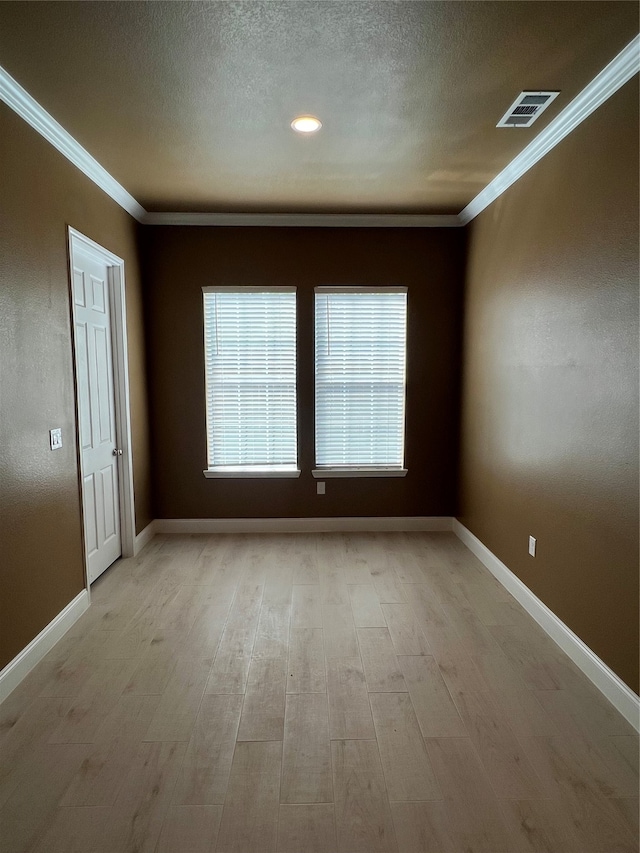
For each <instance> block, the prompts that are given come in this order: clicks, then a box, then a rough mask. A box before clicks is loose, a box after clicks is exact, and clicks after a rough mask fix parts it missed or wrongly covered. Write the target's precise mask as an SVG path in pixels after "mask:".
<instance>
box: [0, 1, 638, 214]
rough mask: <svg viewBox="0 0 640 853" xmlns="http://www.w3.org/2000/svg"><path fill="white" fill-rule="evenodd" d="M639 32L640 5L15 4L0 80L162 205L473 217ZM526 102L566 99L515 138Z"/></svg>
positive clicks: (9, 10)
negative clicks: (299, 125)
mask: <svg viewBox="0 0 640 853" xmlns="http://www.w3.org/2000/svg"><path fill="white" fill-rule="evenodd" d="M637 31H638V5H637V3H635V2H542V1H541V0H538V1H537V2H456V0H449V2H385V1H384V0H380V2H359V0H344V2H324V0H323V2H307V0H295V2H278V0H268V2H261V1H260V2H258V0H247V1H246V2H107V3H103V2H71V3H58V2H47V3H32V2H24V3H14V2H0V65H2V66H4V68H6V70H7V71H8V72H9V73H10V74H12V75H13V76H14V77H15V78H16V80H18V82H19V83H20V84H21V85H22V86H24V87H25V88H26V89H27V91H28V92H30V94H31V95H33V97H35V98H36V100H38V101H39V102H40V103H41V104H42V105H43V106H44V107H45V109H47V110H48V111H49V112H50V113H51V114H52V115H53V116H54V118H56V119H57V120H58V121H59V122H60V123H61V124H62V125H63V127H65V128H66V129H67V130H68V131H69V132H70V133H71V134H72V135H73V136H74V137H75V138H76V139H77V140H78V141H79V142H80V143H81V144H82V145H84V146H85V148H87V150H88V151H89V152H90V153H91V154H93V156H94V157H96V159H97V160H98V161H99V162H100V163H101V164H102V165H103V166H104V167H105V168H106V169H107V170H108V171H109V172H111V174H112V175H113V176H114V177H115V178H116V179H117V180H118V181H119V182H120V183H121V184H123V186H124V187H125V188H126V189H127V190H129V192H130V193H132V194H133V195H134V196H135V197H136V199H137V200H138V201H139V202H140V203H141V204H142V205H144V206H145V207H146V208H147V209H148V210H194V211H195V210H206V211H215V212H241V211H247V212H248V211H255V212H379V213H389V212H391V213H393V212H406V213H451V212H455V213H457V212H458V211H459V210H460V209H461V208H463V207H464V206H465V205H466V204H467V203H468V202H469V201H470V200H471V199H472V198H473V197H474V196H475V195H476V194H477V193H478V192H479V191H480V190H481V189H482V188H483V187H484V186H485V185H486V184H487V183H488V182H489V181H490V180H491V179H492V178H493V177H494V176H495V175H496V174H497V173H498V172H499V171H500V170H501V169H502V168H504V166H506V165H507V163H508V162H509V161H510V160H511V159H512V158H513V157H514V156H515V155H516V154H517V153H519V151H521V150H522V148H524V147H525V145H526V144H527V143H528V142H529V141H530V140H531V139H533V138H534V136H536V135H537V134H538V133H539V131H540V130H541V129H542V128H543V127H544V126H545V125H546V124H547V123H548V122H549V121H550V120H551V119H552V118H553V117H554V116H555V115H557V113H558V112H559V111H560V110H561V109H562V108H563V107H564V106H566V104H567V103H568V102H569V101H570V100H571V99H572V98H573V97H574V96H575V95H576V94H577V93H578V92H579V91H580V90H581V89H582V88H583V87H584V86H585V85H586V84H587V83H588V82H589V81H590V80H591V79H592V78H593V77H594V76H595V75H596V74H597V73H598V72H599V71H600V70H601V69H602V68H603V67H604V66H605V65H606V64H607V63H608V62H609V61H610V60H611V59H613V57H614V56H615V55H616V54H617V53H618V52H619V51H620V50H621V49H622V48H623V47H625V46H626V45H627V44H628V43H629V42H630V41H631V39H632V38H633V37H634V36H635V35H636V33H637ZM522 89H561V90H562V92H561V95H560V96H559V97H558V98H557V99H556V101H555V102H554V103H553V104H552V105H551V106H550V107H549V109H548V110H547V111H546V112H545V113H544V115H543V116H542V117H541V118H540V119H539V121H538V122H536V123H535V124H534V126H533V127H532V128H531V129H526V130H525V129H515V130H514V129H497V128H496V127H495V124H496V122H497V120H498V119H499V118H500V117H501V116H502V114H503V113H504V111H505V110H506V108H507V107H508V106H509V105H510V104H511V102H512V101H513V99H514V98H515V96H516V95H517V94H518V93H519V92H520V91H521V90H522ZM307 112H310V113H313V114H315V115H318V116H319V117H320V118H321V119H322V121H323V123H324V127H323V129H322V130H321V131H320V133H319V134H318V135H317V136H314V137H310V138H309V137H307V138H305V137H301V136H298V135H297V134H294V133H293V132H292V131H291V130H290V128H289V123H290V121H291V119H292V118H293V117H294V116H295V115H297V114H299V113H307ZM622 132H623V129H622Z"/></svg>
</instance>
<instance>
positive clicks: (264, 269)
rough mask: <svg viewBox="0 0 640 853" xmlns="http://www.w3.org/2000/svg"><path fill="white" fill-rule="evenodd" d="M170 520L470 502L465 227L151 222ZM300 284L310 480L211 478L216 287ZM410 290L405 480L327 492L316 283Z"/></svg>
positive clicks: (302, 422) (157, 424)
mask: <svg viewBox="0 0 640 853" xmlns="http://www.w3.org/2000/svg"><path fill="white" fill-rule="evenodd" d="M145 242H146V259H147V272H146V290H145V300H146V303H147V306H148V311H149V314H148V327H149V333H150V337H149V340H150V350H149V364H150V371H151V387H152V400H153V423H154V466H153V467H154V474H155V489H156V495H157V503H156V507H157V514H158V517H159V518H201V517H204V518H207V517H248V518H254V517H304V516H310V517H315V516H372V515H380V516H405V515H450V514H451V513H453V512H454V511H455V505H456V504H455V501H456V482H455V475H454V473H455V469H456V454H457V437H458V436H457V424H458V375H459V345H460V341H459V332H460V308H461V305H460V298H461V289H462V276H463V264H464V250H465V235H464V233H463V230H462V229H438V230H436V229H420V230H418V229H404V230H398V229H368V230H367V229H351V228H346V229H325V228H319V229H308V228H289V229H287V228H206V227H204V228H178V227H162V228H160V227H154V228H147V229H145ZM211 284H230V285H258V284H259V285H264V284H274V285H296V286H297V288H298V386H299V388H298V410H299V429H298V447H299V459H300V463H301V468H302V475H301V477H300V479H299V480H206V479H205V478H204V476H203V474H202V470H203V468H205V467H206V439H205V400H204V359H203V344H202V292H201V288H202V287H203V286H204V285H211ZM321 284H342V285H349V284H360V285H371V286H375V285H406V286H407V287H408V288H409V297H408V304H409V318H408V324H409V328H408V341H409V353H408V395H407V438H406V463H407V467H408V469H409V473H408V475H407V476H406V478H404V479H359V480H358V479H341V480H328V481H327V487H326V488H327V493H326V495H324V496H317V495H316V485H315V480H313V478H312V476H311V469H312V468H313V465H314V447H313V432H314V421H313V398H314V387H313V288H314V286H316V285H321Z"/></svg>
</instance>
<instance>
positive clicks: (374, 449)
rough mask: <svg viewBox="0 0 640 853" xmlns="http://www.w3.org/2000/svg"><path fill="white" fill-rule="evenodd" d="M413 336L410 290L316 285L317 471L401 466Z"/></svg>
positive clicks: (398, 467) (397, 467) (394, 467)
mask: <svg viewBox="0 0 640 853" xmlns="http://www.w3.org/2000/svg"><path fill="white" fill-rule="evenodd" d="M406 337H407V292H406V288H376V289H375V290H374V289H358V288H346V287H345V288H340V287H318V288H316V292H315V345H316V352H315V369H316V465H317V467H318V468H322V467H325V468H340V467H344V468H347V469H348V468H355V467H363V468H368V467H372V468H378V467H379V468H388V469H402V466H403V463H404V404H405V373H406V369H405V367H406Z"/></svg>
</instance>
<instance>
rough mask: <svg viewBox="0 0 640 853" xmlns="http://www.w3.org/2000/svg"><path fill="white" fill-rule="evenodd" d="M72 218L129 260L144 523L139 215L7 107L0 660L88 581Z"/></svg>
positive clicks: (0, 217) (147, 510) (1, 263)
mask: <svg viewBox="0 0 640 853" xmlns="http://www.w3.org/2000/svg"><path fill="white" fill-rule="evenodd" d="M67 225H71V226H72V227H74V228H76V229H77V230H79V231H81V232H82V233H83V234H86V235H87V236H88V237H90V238H91V239H93V240H95V241H97V242H98V243H100V244H101V245H103V246H105V247H106V248H108V249H110V250H111V251H113V252H115V253H116V254H117V255H119V256H120V257H122V258H124V260H125V275H126V287H127V291H126V302H127V314H128V331H129V339H128V345H129V356H130V370H129V380H130V388H131V414H132V426H133V461H134V481H135V495H136V508H137V512H136V528H137V530H138V531H140V530H141V529H142V528H144V527H145V526H146V524H148V522H149V521H150V520H151V518H152V508H151V490H150V482H149V470H150V468H149V440H148V420H147V393H146V379H145V351H144V337H143V332H144V330H143V310H142V296H141V290H140V276H139V269H138V251H137V231H136V223H135V222H134V221H133V220H132V219H131V217H130V216H129V215H128V214H127V213H125V212H124V211H123V210H122V209H121V208H120V207H118V205H116V204H115V202H113V201H111V199H110V198H108V197H107V196H106V195H105V194H104V193H103V192H102V191H101V190H99V189H98V188H97V187H96V186H94V184H92V183H91V181H89V179H88V178H86V177H85V176H84V175H82V174H81V173H80V172H79V171H78V170H77V169H76V168H75V167H74V166H72V165H71V164H70V163H69V162H68V161H67V160H65V159H64V158H63V157H62V155H60V154H59V153H58V152H57V151H56V150H55V149H54V148H53V147H52V146H51V145H49V144H48V143H47V142H45V140H44V139H42V137H40V136H39V135H38V134H37V133H36V132H35V131H34V130H32V129H31V128H30V127H29V126H28V125H27V124H26V123H25V122H24V121H23V120H22V119H20V118H18V116H16V115H15V114H14V113H13V112H11V110H9V109H8V107H6V106H5V105H4V104H0V376H1V385H0V394H1V398H0V527H1V532H0V551H1V553H0V564H1V566H2V570H1V572H0V602H1V605H0V606H1V608H2V612H1V614H0V667H2V666H4V665H5V664H6V663H7V662H8V661H10V660H12V659H13V657H15V655H16V654H17V653H18V652H20V651H21V649H23V648H24V647H25V646H26V645H27V643H29V642H30V641H31V640H32V639H33V638H34V637H35V636H36V635H37V634H38V633H39V632H40V631H41V630H42V629H43V628H44V627H45V626H46V625H47V624H48V623H49V622H50V621H51V619H53V618H54V617H55V616H56V615H57V614H58V613H59V612H60V611H61V610H62V609H63V608H64V607H65V606H66V605H67V604H68V603H69V601H71V600H72V599H73V598H74V597H75V596H76V595H77V594H78V592H80V591H81V590H82V588H83V586H84V577H83V559H82V542H81V519H80V501H79V491H78V469H77V458H76V441H75V432H76V423H75V408H74V407H75V398H74V387H73V355H72V348H71V326H70V303H69V290H68V288H69V283H68V282H69V274H68V259H67ZM52 427H62V432H63V441H64V446H63V449H62V450H59V451H55V452H52V451H51V450H50V449H49V429H50V428H52Z"/></svg>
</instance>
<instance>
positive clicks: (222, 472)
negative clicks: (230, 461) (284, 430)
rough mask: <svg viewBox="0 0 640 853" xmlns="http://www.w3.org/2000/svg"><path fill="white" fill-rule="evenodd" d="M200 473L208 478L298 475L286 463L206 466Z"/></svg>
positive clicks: (256, 478)
mask: <svg viewBox="0 0 640 853" xmlns="http://www.w3.org/2000/svg"><path fill="white" fill-rule="evenodd" d="M202 473H203V474H204V476H205V477H206V478H207V479H208V480H218V479H226V480H242V479H244V480H247V479H251V480H263V479H273V478H278V479H295V478H297V477H299V476H300V470H299V469H298V468H291V467H290V466H288V465H281V466H274V467H273V468H245V467H236V466H234V465H227V466H224V467H220V468H208V469H207V470H205V471H203V472H202Z"/></svg>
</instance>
